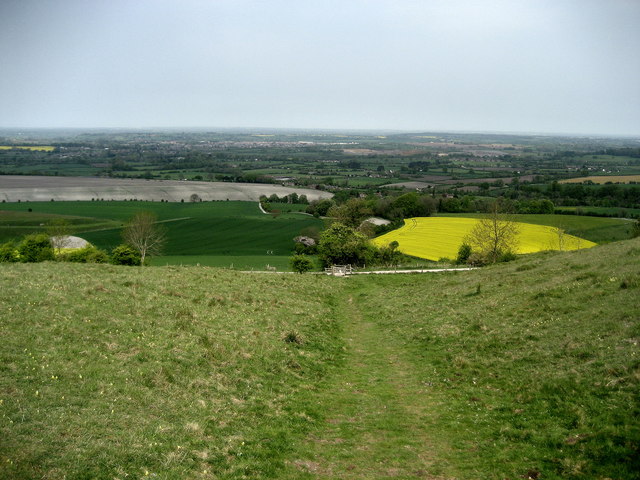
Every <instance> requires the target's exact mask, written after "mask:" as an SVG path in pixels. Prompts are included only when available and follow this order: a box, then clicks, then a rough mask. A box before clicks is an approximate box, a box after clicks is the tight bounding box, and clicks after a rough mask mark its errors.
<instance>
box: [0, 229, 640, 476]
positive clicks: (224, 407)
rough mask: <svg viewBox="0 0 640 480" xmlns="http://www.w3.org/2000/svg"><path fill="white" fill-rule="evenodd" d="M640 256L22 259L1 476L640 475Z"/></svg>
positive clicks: (9, 336) (622, 246) (10, 343)
mask: <svg viewBox="0 0 640 480" xmlns="http://www.w3.org/2000/svg"><path fill="white" fill-rule="evenodd" d="M639 264H640V239H634V240H629V241H625V242H616V243H612V244H609V245H604V246H597V247H594V248H591V249H586V250H579V251H573V252H542V253H537V254H532V255H529V256H527V257H521V258H519V259H517V260H515V261H513V262H510V263H508V264H501V265H496V266H491V267H486V268H483V269H479V270H475V271H470V272H464V273H449V274H437V275H397V276H395V275H394V276H379V277H378V276H366V277H364V276H363V277H353V278H331V277H325V276H319V275H293V274H292V275H264V274H262V275H260V274H243V273H239V272H229V271H224V270H219V269H212V268H206V267H200V268H195V267H176V266H170V267H158V268H138V267H116V266H110V265H74V264H57V263H44V264H17V265H15V264H3V265H0V270H1V273H2V275H1V276H0V302H2V305H3V312H2V322H1V323H0V334H1V335H2V338H3V344H2V347H1V348H0V369H1V371H2V375H0V414H1V417H0V430H1V431H0V434H1V435H2V436H1V437H0V438H2V440H0V477H4V478H16V479H30V478H67V479H77V478H104V479H107V478H108V479H113V478H117V479H125V478H147V477H155V478H168V479H173V478H175V479H178V478H205V479H206V478H224V479H231V478H234V479H235V478H238V479H239V478H281V479H306V478H308V479H312V478H326V479H328V478H345V479H355V478H359V479H362V478H420V477H422V478H434V479H452V478H456V479H460V480H465V479H469V480H472V479H478V478H483V479H485V478H486V479H496V480H498V479H505V478H511V479H516V478H540V479H561V478H563V479H565V478H568V479H576V480H578V479H584V478H594V479H601V480H605V479H618V480H626V479H637V478H638V472H639V471H640V452H639V450H638V445H639V444H640V424H639V422H638V420H637V418H638V417H639V416H640V385H639V384H640V358H639V355H640V352H639V348H638V345H639V341H640V340H639V338H640V309H639V307H638V302H637V299H638V293H639V292H640V267H639V266H638V265H639Z"/></svg>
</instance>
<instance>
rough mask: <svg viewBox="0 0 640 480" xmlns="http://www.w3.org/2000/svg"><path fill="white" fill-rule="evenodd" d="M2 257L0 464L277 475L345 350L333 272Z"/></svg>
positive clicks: (125, 474)
mask: <svg viewBox="0 0 640 480" xmlns="http://www.w3.org/2000/svg"><path fill="white" fill-rule="evenodd" d="M0 268H1V272H2V276H1V278H2V280H1V287H0V302H1V304H2V306H3V309H2V321H1V323H0V334H1V335H2V338H3V344H2V348H0V369H1V371H2V375H1V376H0V432H1V438H2V440H0V477H2V478H13V479H30V478H67V479H73V478H109V479H113V478H119V479H124V478H175V479H182V478H216V479H217V478H273V477H274V476H275V477H277V472H278V471H279V470H280V469H281V468H282V467H283V465H284V455H286V453H287V451H288V450H289V449H290V445H291V444H292V443H293V440H294V439H295V438H296V435H299V434H300V432H304V431H305V430H306V429H307V428H308V427H309V425H312V424H313V423H314V422H315V421H316V420H315V419H316V418H317V416H318V412H317V411H315V410H314V408H315V407H314V408H311V407H313V406H312V405H310V404H307V403H306V401H305V400H304V399H305V398H306V396H308V395H309V392H312V391H314V390H315V389H317V388H318V386H319V384H320V382H321V381H322V380H323V378H324V377H325V376H326V374H327V372H328V371H330V370H331V368H332V367H333V366H334V365H335V364H336V363H337V362H338V361H339V359H340V357H341V347H342V343H341V340H340V336H339V332H340V324H339V322H338V321H337V318H336V313H335V308H334V305H333V302H332V300H331V298H332V286H331V279H328V278H326V277H318V276H293V275H288V276H279V275H270V276H264V275H263V276H256V275H249V274H247V275H242V274H239V273H237V272H227V271H223V270H215V269H209V268H188V267H185V268H180V267H159V268H153V269H149V268H127V267H116V266H109V265H72V264H54V263H45V264H32V265H26V264H18V265H6V264H4V265H2V266H0Z"/></svg>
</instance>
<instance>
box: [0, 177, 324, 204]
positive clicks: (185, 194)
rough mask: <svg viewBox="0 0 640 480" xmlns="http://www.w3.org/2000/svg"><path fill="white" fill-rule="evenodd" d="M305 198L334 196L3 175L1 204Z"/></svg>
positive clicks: (246, 186)
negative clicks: (194, 196) (293, 194)
mask: <svg viewBox="0 0 640 480" xmlns="http://www.w3.org/2000/svg"><path fill="white" fill-rule="evenodd" d="M293 192H295V193H297V194H298V195H306V196H307V198H308V199H309V200H316V199H321V198H330V197H331V196H333V194H331V193H329V192H323V191H320V190H311V189H306V188H292V187H283V186H281V185H271V184H262V183H228V182H191V181H178V180H138V179H120V178H101V177H48V176H28V175H25V176H23V175H0V201H5V202H18V201H21V202H26V201H28V202H38V201H50V200H54V201H75V200H92V199H96V200H98V199H99V200H130V199H138V200H147V201H149V200H150V201H158V202H159V201H160V200H164V201H169V202H180V201H183V200H184V201H185V202H188V201H190V199H191V196H192V195H197V196H198V197H199V198H200V199H202V200H203V201H212V200H241V201H252V202H256V201H258V200H259V199H260V196H261V195H266V196H269V195H272V194H274V193H275V194H276V195H278V196H281V197H282V196H285V195H289V194H291V193H293Z"/></svg>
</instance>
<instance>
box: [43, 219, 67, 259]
mask: <svg viewBox="0 0 640 480" xmlns="http://www.w3.org/2000/svg"><path fill="white" fill-rule="evenodd" d="M46 232H47V235H49V237H50V238H51V246H52V247H53V249H54V250H55V252H56V254H58V255H59V254H60V252H61V251H62V249H63V248H66V247H67V245H68V244H69V234H70V233H71V224H70V223H69V221H68V220H66V219H64V218H54V219H53V220H51V221H50V222H49V223H48V224H47V229H46Z"/></svg>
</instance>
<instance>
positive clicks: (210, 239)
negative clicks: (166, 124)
mask: <svg viewBox="0 0 640 480" xmlns="http://www.w3.org/2000/svg"><path fill="white" fill-rule="evenodd" d="M285 207H286V205H285V204H282V208H285ZM1 208H2V209H5V210H6V211H4V210H0V243H2V241H3V240H4V241H6V240H9V239H10V238H12V237H13V236H18V235H20V234H25V233H32V232H34V231H38V230H42V229H44V228H45V227H44V226H40V224H42V225H44V223H46V221H48V219H50V218H56V217H55V215H64V216H65V217H64V218H66V219H68V220H70V222H74V223H73V229H72V231H73V234H74V235H77V236H80V237H82V238H84V239H86V240H88V241H89V242H91V243H93V244H94V245H96V246H97V247H99V248H103V249H107V250H110V249H112V248H114V247H115V246H117V245H119V244H120V243H122V237H121V227H122V224H123V223H124V222H125V221H127V220H128V219H129V218H131V217H132V216H133V215H134V214H135V213H137V212H140V211H151V212H153V213H154V214H155V215H157V217H158V220H159V221H160V222H162V225H163V226H164V227H165V228H166V230H167V243H166V245H165V248H164V250H163V255H165V256H163V257H157V258H155V259H154V264H158V265H165V264H167V263H169V264H198V263H199V264H200V265H213V266H224V267H229V266H230V265H233V267H234V268H241V269H251V268H260V269H263V268H264V267H265V266H266V265H270V266H276V267H277V268H278V269H279V270H283V269H288V264H289V258H288V257H289V256H290V255H291V252H292V250H293V247H294V242H293V238H294V237H296V236H298V235H300V234H301V232H302V231H303V230H304V229H305V228H309V227H315V228H318V229H319V228H320V227H321V226H322V221H321V220H320V219H317V218H314V217H312V216H310V215H300V214H297V213H283V214H281V215H278V216H273V215H265V214H263V213H262V212H260V209H259V208H258V205H257V203H253V202H197V203H190V202H185V203H181V202H177V203H176V202H174V203H167V202H163V203H161V202H29V203H5V204H2V207H1ZM29 209H30V210H31V211H28V210H29ZM30 216H33V217H30ZM29 218H32V219H34V220H35V222H34V223H35V226H30V227H23V228H18V226H17V225H14V224H12V223H11V222H13V221H14V219H15V221H16V222H17V221H20V222H27V221H28V219H29ZM76 220H77V221H78V222H80V221H81V220H84V221H86V223H76ZM3 222H5V225H3ZM34 223H32V224H31V225H34ZM9 225H10V226H9ZM232 257H236V258H232ZM238 257H242V258H238Z"/></svg>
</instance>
